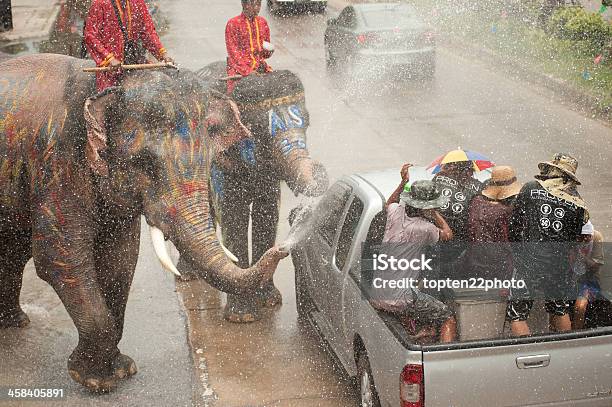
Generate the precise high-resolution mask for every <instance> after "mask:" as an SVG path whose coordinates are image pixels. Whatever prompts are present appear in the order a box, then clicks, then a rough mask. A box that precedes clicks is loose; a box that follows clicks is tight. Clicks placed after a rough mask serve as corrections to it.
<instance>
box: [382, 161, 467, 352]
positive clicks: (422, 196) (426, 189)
mask: <svg viewBox="0 0 612 407" xmlns="http://www.w3.org/2000/svg"><path fill="white" fill-rule="evenodd" d="M409 167H410V164H405V165H404V166H403V167H402V170H401V176H402V181H401V182H400V184H399V186H398V187H397V189H396V190H395V191H394V192H393V194H392V195H391V196H390V197H389V199H388V200H387V206H386V211H387V224H386V227H385V235H384V237H383V244H384V243H401V245H399V246H398V248H399V251H397V250H393V252H394V254H395V255H396V257H397V258H398V259H399V258H402V259H407V260H410V259H423V258H424V256H426V253H427V247H428V246H429V245H431V244H435V243H437V242H438V241H440V240H442V241H447V240H450V239H452V237H453V232H452V231H451V229H450V227H449V226H448V224H447V223H446V221H445V220H444V218H442V216H441V215H440V214H439V213H438V212H437V211H436V209H437V208H440V206H442V205H443V204H444V202H445V201H446V198H444V197H443V196H442V194H441V192H440V190H439V189H438V188H437V186H436V185H435V184H434V183H433V182H432V181H416V182H415V183H414V184H413V185H412V187H411V188H410V189H409V191H404V187H405V186H406V184H407V183H408V181H409V176H408V168H409ZM398 201H399V202H398ZM394 246H396V245H394ZM374 273H375V274H374V276H375V277H377V276H382V275H384V274H379V273H380V272H379V271H378V270H375V271H374ZM396 273H397V272H391V273H390V274H386V276H389V275H392V276H393V277H395V278H397V274H396ZM419 277H420V272H419V271H416V270H409V271H407V272H406V273H402V278H408V279H410V278H411V279H413V280H415V281H416V280H418V279H419ZM375 291H376V292H375V296H374V297H373V298H371V299H370V301H371V303H372V306H373V307H374V308H376V309H378V310H381V311H385V312H389V313H392V314H395V315H397V316H398V317H399V318H400V320H401V321H402V324H403V325H404V327H407V329H408V330H410V327H409V325H408V321H413V322H415V321H416V322H418V325H420V326H427V327H428V328H426V329H423V330H421V332H420V333H417V335H416V336H417V337H419V336H420V335H419V334H421V336H426V335H427V334H426V333H425V332H428V331H430V329H429V328H430V327H434V328H436V329H438V328H439V330H440V341H441V342H452V341H454V340H455V338H456V336H457V332H456V331H457V328H456V325H457V324H456V321H455V318H454V316H453V313H452V311H451V310H450V309H449V308H448V307H447V306H446V305H445V304H444V303H442V302H440V301H439V300H437V299H436V298H434V297H432V296H430V295H428V294H425V293H423V292H421V291H420V290H419V289H418V287H415V288H412V287H408V288H402V289H397V288H395V289H392V288H389V287H383V288H376V289H375Z"/></svg>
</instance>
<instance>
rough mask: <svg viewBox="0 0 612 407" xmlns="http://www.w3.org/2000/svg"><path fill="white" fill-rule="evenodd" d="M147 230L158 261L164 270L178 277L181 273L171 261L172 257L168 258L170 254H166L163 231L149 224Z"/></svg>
mask: <svg viewBox="0 0 612 407" xmlns="http://www.w3.org/2000/svg"><path fill="white" fill-rule="evenodd" d="M149 230H150V231H151V242H152V243H153V250H155V254H156V255H157V258H158V259H159V262H160V263H161V265H162V266H163V267H164V268H165V269H166V270H168V271H170V272H172V273H174V274H176V275H177V276H179V277H180V276H181V273H179V271H178V270H177V268H176V266H175V265H174V263H172V259H170V254H168V249H167V248H166V241H165V239H164V232H162V231H161V230H159V229H158V228H156V227H155V226H151V227H150V228H149Z"/></svg>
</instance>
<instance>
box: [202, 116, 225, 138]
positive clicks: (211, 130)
mask: <svg viewBox="0 0 612 407" xmlns="http://www.w3.org/2000/svg"><path fill="white" fill-rule="evenodd" d="M206 131H207V132H208V135H209V136H210V137H213V138H214V137H217V136H219V135H220V134H221V132H222V131H223V126H222V125H221V122H220V121H219V120H215V119H209V120H207V121H206Z"/></svg>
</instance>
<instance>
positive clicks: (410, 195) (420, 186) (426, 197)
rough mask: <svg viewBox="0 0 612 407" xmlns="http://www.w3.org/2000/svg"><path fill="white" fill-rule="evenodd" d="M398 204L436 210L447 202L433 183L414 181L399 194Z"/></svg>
mask: <svg viewBox="0 0 612 407" xmlns="http://www.w3.org/2000/svg"><path fill="white" fill-rule="evenodd" d="M400 202H402V203H404V204H405V205H408V206H410V207H412V208H416V209H438V208H441V207H442V206H444V205H445V204H446V203H447V202H448V198H447V197H445V196H443V195H442V193H441V192H440V190H439V189H438V186H437V185H436V184H435V183H434V182H433V181H426V180H421V181H415V182H414V183H413V184H412V185H411V186H410V190H408V191H405V190H404V191H403V192H402V193H401V194H400Z"/></svg>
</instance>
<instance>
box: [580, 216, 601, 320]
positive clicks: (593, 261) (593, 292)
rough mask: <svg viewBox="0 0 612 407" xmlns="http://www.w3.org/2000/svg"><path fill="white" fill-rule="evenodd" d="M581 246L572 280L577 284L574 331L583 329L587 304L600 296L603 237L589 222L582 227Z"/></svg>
mask: <svg viewBox="0 0 612 407" xmlns="http://www.w3.org/2000/svg"><path fill="white" fill-rule="evenodd" d="M579 240H580V243H581V246H580V247H579V249H578V253H577V257H576V260H575V261H574V266H573V272H574V278H575V280H576V281H577V282H578V297H577V298H576V303H575V305H574V326H573V327H574V329H582V328H584V318H585V315H586V311H587V306H588V305H589V303H593V302H594V301H595V300H597V299H598V298H599V296H600V295H601V285H600V283H599V281H600V276H599V270H600V268H601V266H602V265H603V264H604V253H603V236H602V234H601V233H600V232H599V231H598V230H595V228H594V227H593V224H592V223H591V221H588V222H587V223H586V224H585V225H584V226H583V227H582V233H581V234H580V237H579Z"/></svg>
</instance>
